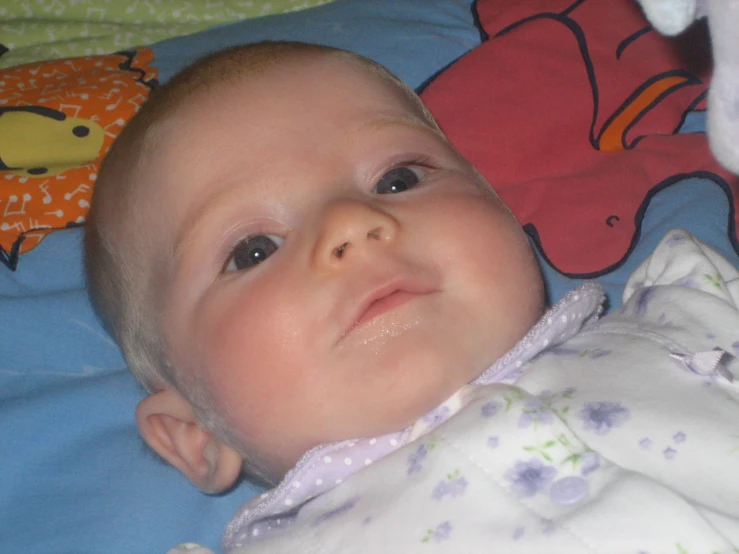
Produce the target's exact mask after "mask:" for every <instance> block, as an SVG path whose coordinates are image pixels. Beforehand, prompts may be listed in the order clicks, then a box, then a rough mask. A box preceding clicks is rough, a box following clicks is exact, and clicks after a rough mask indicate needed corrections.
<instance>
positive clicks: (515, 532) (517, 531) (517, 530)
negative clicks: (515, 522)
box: [513, 527, 526, 541]
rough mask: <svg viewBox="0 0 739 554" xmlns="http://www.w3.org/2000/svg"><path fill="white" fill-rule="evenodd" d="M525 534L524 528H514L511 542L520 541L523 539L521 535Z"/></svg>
mask: <svg viewBox="0 0 739 554" xmlns="http://www.w3.org/2000/svg"><path fill="white" fill-rule="evenodd" d="M525 532H526V529H525V528H523V527H516V528H515V529H514V530H513V540H514V541H517V540H518V539H520V538H521V537H523V534H524V533H525Z"/></svg>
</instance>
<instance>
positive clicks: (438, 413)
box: [423, 406, 449, 426]
mask: <svg viewBox="0 0 739 554" xmlns="http://www.w3.org/2000/svg"><path fill="white" fill-rule="evenodd" d="M448 417H449V406H438V407H436V408H434V409H433V410H431V411H430V412H429V413H427V414H426V415H425V416H423V420H424V421H425V422H426V423H429V424H431V425H434V426H436V425H438V424H439V423H441V422H442V421H444V420H445V419H447V418H448Z"/></svg>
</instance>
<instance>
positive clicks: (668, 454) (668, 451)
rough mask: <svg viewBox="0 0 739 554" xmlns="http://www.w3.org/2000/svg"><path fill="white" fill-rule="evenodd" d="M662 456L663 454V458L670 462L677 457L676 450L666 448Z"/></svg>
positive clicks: (669, 447)
mask: <svg viewBox="0 0 739 554" xmlns="http://www.w3.org/2000/svg"><path fill="white" fill-rule="evenodd" d="M662 454H664V456H665V458H667V459H668V460H672V459H673V458H674V457H675V456H677V450H675V449H674V448H672V447H671V446H668V447H667V448H665V449H664V450H663V451H662Z"/></svg>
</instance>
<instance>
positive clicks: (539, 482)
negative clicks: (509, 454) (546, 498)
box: [505, 458, 557, 497]
mask: <svg viewBox="0 0 739 554" xmlns="http://www.w3.org/2000/svg"><path fill="white" fill-rule="evenodd" d="M555 475H557V470H556V469H555V468H553V467H552V466H547V465H544V464H543V463H542V462H541V461H540V460H539V459H538V458H532V459H531V460H529V461H528V462H522V461H520V460H519V461H517V462H516V464H515V465H514V466H513V467H512V468H511V469H509V470H508V471H507V472H506V474H505V476H506V479H508V480H509V481H511V483H512V484H513V490H514V491H516V494H518V496H523V497H526V496H534V495H535V494H536V493H538V492H543V491H545V490H546V489H547V488H548V487H549V485H550V483H551V482H552V481H553V480H554V476H555Z"/></svg>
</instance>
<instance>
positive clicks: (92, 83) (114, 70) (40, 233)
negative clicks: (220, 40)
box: [0, 0, 156, 270]
mask: <svg viewBox="0 0 739 554" xmlns="http://www.w3.org/2000/svg"><path fill="white" fill-rule="evenodd" d="M142 5H143V4H142ZM58 6H59V5H58V0H57V3H54V2H51V3H50V4H49V5H48V6H47V8H48V10H49V11H50V12H51V11H53V10H54V9H58ZM152 60H153V54H152V52H151V50H149V49H147V48H141V49H139V50H138V51H137V52H135V53H129V54H112V55H105V56H88V57H86V58H76V59H74V60H52V61H44V62H38V63H34V64H28V65H25V66H14V67H10V68H7V69H2V70H0V82H3V83H13V86H7V87H2V86H0V261H2V262H3V263H4V264H5V265H6V266H7V267H8V268H10V269H11V270H12V269H14V268H15V267H17V264H18V263H19V260H20V258H21V257H22V255H23V254H24V253H25V252H28V251H29V250H31V249H33V248H34V247H36V246H37V245H38V244H39V243H40V242H41V240H42V239H43V237H44V236H46V235H47V234H48V233H50V232H52V231H53V230H55V229H64V228H67V227H68V226H70V225H72V226H74V225H80V224H82V223H83V222H84V220H85V216H86V215H87V210H88V209H89V207H90V196H91V194H92V189H93V187H94V185H95V179H96V177H97V171H98V166H99V163H100V160H101V159H102V157H103V155H104V154H105V152H107V150H108V148H110V146H111V144H112V143H113V140H114V139H115V138H116V137H117V136H118V133H120V131H121V129H122V128H123V126H124V125H125V123H126V122H127V121H128V120H129V119H130V118H131V117H132V116H133V114H134V113H136V111H137V110H138V109H139V107H140V106H141V104H142V103H143V102H144V101H145V100H146V98H147V96H148V93H149V90H150V88H151V83H153V79H155V78H156V70H154V69H152V68H151V67H150V65H149V64H150V63H151V61H152ZM130 68H134V69H130ZM20 129H22V130H23V133H20V132H19V130H20ZM20 136H22V137H24V138H23V140H18V137H20ZM3 137H12V138H13V140H2V139H3Z"/></svg>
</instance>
